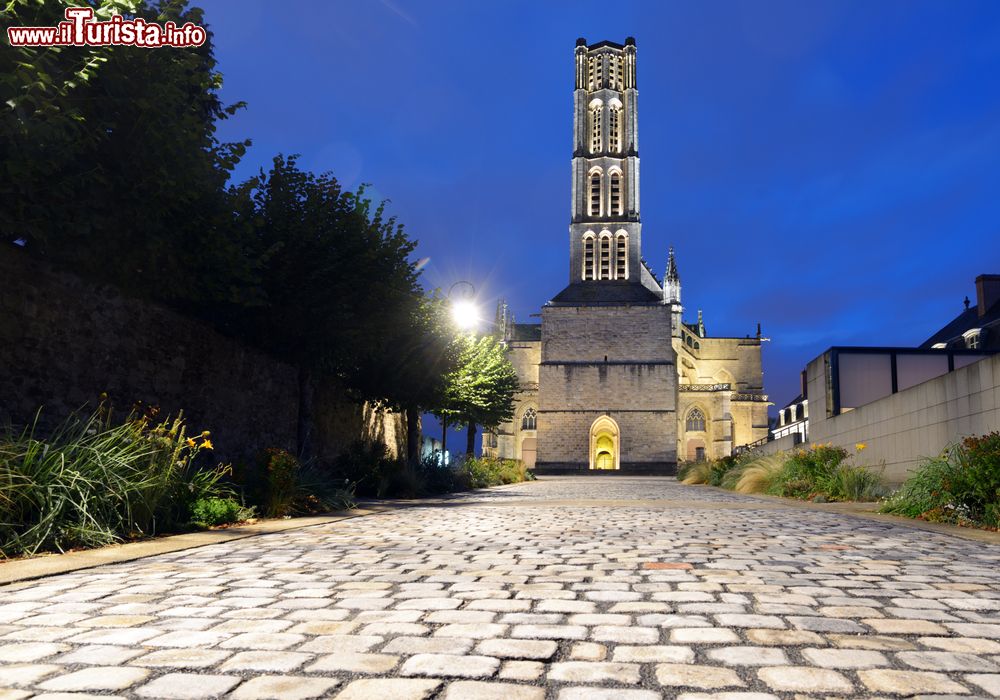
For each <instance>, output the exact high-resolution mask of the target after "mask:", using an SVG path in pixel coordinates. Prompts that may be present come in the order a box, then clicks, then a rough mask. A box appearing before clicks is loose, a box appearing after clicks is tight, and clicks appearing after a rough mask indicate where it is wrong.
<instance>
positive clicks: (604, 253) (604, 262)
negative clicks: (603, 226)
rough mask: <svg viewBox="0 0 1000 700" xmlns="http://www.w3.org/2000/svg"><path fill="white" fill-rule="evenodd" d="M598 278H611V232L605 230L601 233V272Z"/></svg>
mask: <svg viewBox="0 0 1000 700" xmlns="http://www.w3.org/2000/svg"><path fill="white" fill-rule="evenodd" d="M600 279H602V280H609V279H611V234H610V233H608V232H607V231H605V232H604V233H602V234H601V272H600Z"/></svg>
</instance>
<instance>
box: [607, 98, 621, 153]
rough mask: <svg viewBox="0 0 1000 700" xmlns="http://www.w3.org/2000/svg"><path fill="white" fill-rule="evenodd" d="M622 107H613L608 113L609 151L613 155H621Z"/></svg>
mask: <svg viewBox="0 0 1000 700" xmlns="http://www.w3.org/2000/svg"><path fill="white" fill-rule="evenodd" d="M621 115H622V110H621V107H618V106H617V105H613V106H612V107H611V111H610V112H609V113H608V150H609V151H611V152H612V153H621V150H622V132H621V123H622V119H621Z"/></svg>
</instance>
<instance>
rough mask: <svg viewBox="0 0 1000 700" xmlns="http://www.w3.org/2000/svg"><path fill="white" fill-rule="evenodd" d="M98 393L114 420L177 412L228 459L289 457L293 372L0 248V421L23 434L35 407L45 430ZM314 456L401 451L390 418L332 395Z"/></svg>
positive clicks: (323, 398)
mask: <svg viewBox="0 0 1000 700" xmlns="http://www.w3.org/2000/svg"><path fill="white" fill-rule="evenodd" d="M102 392H106V393H107V394H108V395H109V396H110V397H111V398H112V400H113V401H114V403H115V406H116V407H117V408H120V409H122V410H128V408H129V407H130V406H131V405H132V404H133V403H134V402H136V401H142V402H144V403H146V404H150V405H158V406H160V408H161V414H168V413H169V414H175V413H176V412H178V411H180V410H183V411H184V413H185V415H186V416H187V419H188V425H189V426H190V428H191V429H192V430H197V431H201V430H210V431H211V432H212V437H213V442H214V444H215V448H216V455H217V456H218V457H219V458H220V459H222V460H232V459H237V458H239V457H243V456H248V455H251V454H254V453H256V452H257V451H258V450H260V449H262V448H265V447H282V448H285V449H290V450H294V449H295V447H296V435H297V420H298V403H299V397H298V382H297V375H296V371H295V369H294V368H293V367H291V366H290V365H287V364H285V363H283V362H280V361H278V360H276V359H274V358H273V357H270V356H269V355H266V354H265V353H262V352H260V351H258V350H256V349H253V348H249V347H246V346H244V345H242V344H241V343H239V342H238V341H236V340H233V339H232V338H228V337H226V336H223V335H221V334H219V333H217V332H216V331H214V330H213V329H212V328H211V327H209V326H208V325H207V324H205V323H203V322H201V321H198V320H194V319H191V318H188V317H185V316H182V315H180V314H178V313H176V312H175V311H173V310H171V309H168V308H166V307H164V306H161V305H159V304H154V303H150V302H147V301H143V300H139V299H132V298H129V297H126V296H124V295H122V294H121V293H119V292H118V291H117V290H115V289H113V288H111V287H106V286H98V285H95V284H93V283H91V282H89V281H86V280H82V279H80V278H79V277H76V276H75V275H72V274H69V273H67V272H64V271H61V270H56V269H53V268H52V267H51V266H49V265H48V264H46V263H44V262H42V261H39V260H37V259H35V258H32V257H31V256H29V255H27V254H26V253H25V252H24V251H22V250H19V249H18V248H15V247H13V246H3V247H0V422H2V423H12V424H14V425H27V424H29V423H31V421H32V420H33V419H34V416H35V413H36V412H37V411H38V409H39V408H40V407H42V408H43V412H42V414H41V415H42V423H43V428H44V427H50V426H51V425H53V424H55V423H57V422H58V421H60V420H62V419H63V418H65V417H66V416H67V415H69V414H70V413H71V412H73V411H74V410H78V409H80V408H82V407H84V406H86V405H89V406H91V407H93V405H94V404H95V403H96V401H97V400H98V398H99V396H100V394H101V393H102ZM315 406H316V414H317V418H318V420H317V426H316V430H315V440H314V446H315V447H316V449H317V452H319V453H320V454H323V455H326V456H329V455H333V454H336V453H338V452H339V451H340V450H341V449H343V447H344V446H346V445H347V444H349V443H350V442H352V441H353V440H354V439H357V438H359V437H360V438H365V437H376V436H377V437H382V438H383V439H386V440H387V441H388V442H389V446H390V449H393V450H398V449H399V447H398V445H399V437H400V435H402V438H403V441H404V443H405V430H401V428H400V426H401V421H400V419H399V417H398V416H393V415H391V414H385V413H383V412H376V411H372V410H371V409H370V408H369V407H364V406H359V405H357V404H354V403H351V402H350V401H348V400H347V399H346V398H345V397H344V396H343V393H342V392H338V391H337V390H336V389H335V388H333V387H325V388H321V390H319V391H317V396H316V400H315Z"/></svg>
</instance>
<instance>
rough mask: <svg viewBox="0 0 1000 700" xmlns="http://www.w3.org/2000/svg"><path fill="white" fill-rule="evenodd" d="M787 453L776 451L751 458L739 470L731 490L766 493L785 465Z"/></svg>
mask: <svg viewBox="0 0 1000 700" xmlns="http://www.w3.org/2000/svg"><path fill="white" fill-rule="evenodd" d="M787 459H788V455H787V454H786V453H784V452H777V453H775V454H773V455H764V456H761V457H757V458H755V459H751V461H749V462H747V463H746V464H745V465H743V468H742V469H741V470H740V471H739V479H738V480H737V481H736V483H735V484H734V485H733V490H734V491H738V492H739V493H767V492H768V491H770V490H771V488H772V486H773V484H774V482H775V480H776V479H777V478H778V475H779V474H781V471H782V469H783V468H784V466H785V461H787Z"/></svg>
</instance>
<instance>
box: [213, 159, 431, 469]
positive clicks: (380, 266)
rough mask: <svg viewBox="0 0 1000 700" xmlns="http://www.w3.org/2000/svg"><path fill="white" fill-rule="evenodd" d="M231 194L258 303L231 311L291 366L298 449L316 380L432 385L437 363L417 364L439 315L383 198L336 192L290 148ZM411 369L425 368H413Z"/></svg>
mask: <svg viewBox="0 0 1000 700" xmlns="http://www.w3.org/2000/svg"><path fill="white" fill-rule="evenodd" d="M236 197H237V199H238V200H239V206H238V210H239V216H238V218H239V219H240V220H241V221H245V222H248V225H249V228H250V229H251V230H252V236H253V239H254V244H253V253H252V254H253V256H254V257H255V258H256V259H257V260H258V261H259V262H258V274H259V280H260V281H259V297H260V299H261V300H262V301H261V302H260V303H259V304H251V305H247V306H244V307H242V308H237V309H235V310H234V313H233V314H230V316H231V317H232V318H234V319H236V320H235V322H234V325H235V330H236V332H237V333H239V334H240V335H242V336H244V337H246V338H249V339H252V340H256V342H257V343H259V344H261V345H263V346H264V348H265V349H267V350H268V351H270V352H272V353H273V354H276V355H278V356H279V357H282V358H285V359H286V360H287V361H289V362H291V363H292V364H294V365H295V366H296V367H297V368H298V370H299V396H300V405H299V451H300V453H302V454H303V455H305V454H307V453H308V451H309V441H310V434H309V433H310V427H311V425H312V393H313V387H314V385H315V382H316V381H319V380H320V379H322V378H335V379H337V380H339V381H340V382H342V383H343V384H344V385H346V386H348V387H351V388H353V389H354V393H355V394H360V395H361V396H363V397H364V398H366V399H375V400H384V401H385V402H387V403H389V404H399V403H402V402H404V401H406V402H411V401H415V402H416V404H419V403H421V401H422V400H423V399H419V400H418V399H414V398H412V397H413V396H415V395H420V394H421V393H422V392H423V391H426V392H430V393H433V390H432V389H430V388H425V389H417V388H415V387H416V386H417V385H419V384H421V383H422V382H423V383H425V384H426V386H427V387H430V386H432V385H433V381H431V380H432V379H433V376H434V373H435V372H436V370H435V369H434V366H433V364H431V365H423V364H419V363H421V362H422V361H423V360H426V359H428V358H432V357H433V356H434V353H435V352H437V350H436V348H437V345H436V344H435V342H434V340H433V339H434V337H435V335H434V332H433V329H434V325H435V314H434V313H432V307H431V306H428V305H427V303H426V300H425V298H424V294H423V290H422V289H421V288H420V284H419V273H418V271H417V268H416V265H415V264H414V263H413V262H412V261H411V260H410V256H411V254H412V253H413V250H414V248H415V246H416V243H415V242H414V241H412V240H411V239H409V238H408V237H407V236H406V234H405V233H404V231H403V227H402V226H401V225H400V224H398V223H397V222H396V220H395V218H393V217H388V218H387V217H386V215H385V204H386V203H385V202H382V203H380V204H378V205H375V204H373V203H372V201H371V200H370V199H368V198H367V197H366V196H365V190H364V187H362V188H360V189H359V190H358V191H357V192H350V191H346V190H344V189H343V188H342V187H341V185H340V183H339V182H338V181H337V179H336V178H335V177H334V176H333V175H331V174H329V173H323V174H320V175H316V174H313V173H310V172H305V171H302V170H300V169H299V168H298V166H297V165H296V159H295V157H294V156H292V157H289V158H285V157H283V156H277V157H275V159H274V162H273V165H272V167H271V169H270V170H269V171H268V172H266V173H265V172H263V171H262V172H261V173H260V174H259V175H258V176H257V177H255V178H253V179H251V180H250V181H248V182H246V183H244V184H243V185H241V186H240V187H239V188H238V194H237V195H236ZM400 352H402V353H403V354H404V355H405V354H406V353H409V355H410V356H411V357H412V358H414V359H412V360H409V361H404V360H402V359H401V356H400ZM401 362H403V363H407V362H411V363H415V366H413V367H412V368H411V367H409V366H408V365H405V366H404V364H400V363H401ZM390 370H391V371H390ZM417 371H419V372H423V373H425V374H426V375H427V376H426V377H414V376H413V375H411V374H409V373H410V372H417ZM404 386H409V387H411V388H410V389H408V390H403V387H404ZM394 392H397V393H394Z"/></svg>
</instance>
